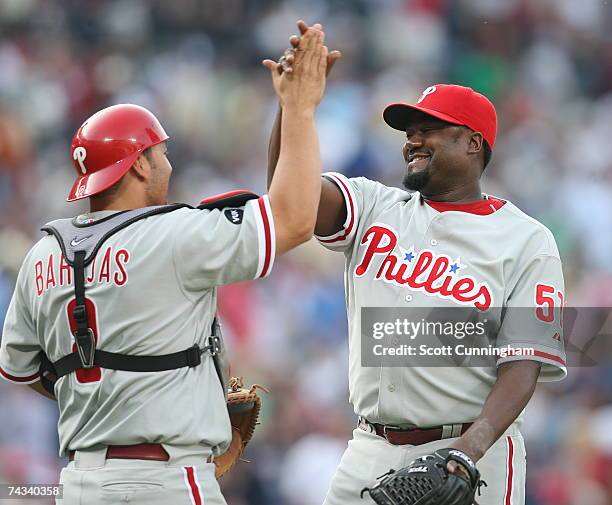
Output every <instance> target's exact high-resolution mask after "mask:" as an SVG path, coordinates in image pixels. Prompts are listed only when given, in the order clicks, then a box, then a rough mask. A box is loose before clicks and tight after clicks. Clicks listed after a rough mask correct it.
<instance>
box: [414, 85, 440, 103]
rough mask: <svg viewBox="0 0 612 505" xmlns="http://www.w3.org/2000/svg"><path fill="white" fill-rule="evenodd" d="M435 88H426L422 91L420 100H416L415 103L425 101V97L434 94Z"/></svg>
mask: <svg viewBox="0 0 612 505" xmlns="http://www.w3.org/2000/svg"><path fill="white" fill-rule="evenodd" d="M436 89H437V88H436V87H435V86H429V88H426V89H425V91H423V94H422V95H421V98H419V99H418V100H417V103H421V102H422V101H423V100H425V97H426V96H427V95H431V94H432V93H435V92H436Z"/></svg>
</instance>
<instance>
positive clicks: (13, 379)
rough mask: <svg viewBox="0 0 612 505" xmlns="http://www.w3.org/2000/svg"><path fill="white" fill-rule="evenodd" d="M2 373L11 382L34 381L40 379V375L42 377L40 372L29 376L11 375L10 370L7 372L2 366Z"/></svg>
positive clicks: (0, 373)
mask: <svg viewBox="0 0 612 505" xmlns="http://www.w3.org/2000/svg"><path fill="white" fill-rule="evenodd" d="M0 375H2V377H4V378H5V379H7V380H10V381H11V382H32V381H33V380H35V379H38V377H40V374H39V373H38V372H36V373H35V374H34V375H30V376H28V377H17V376H15V375H11V374H10V373H8V372H5V371H4V370H3V369H2V367H0Z"/></svg>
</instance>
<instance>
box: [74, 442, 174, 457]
mask: <svg viewBox="0 0 612 505" xmlns="http://www.w3.org/2000/svg"><path fill="white" fill-rule="evenodd" d="M74 453H75V451H70V452H68V460H69V461H73V460H74ZM106 459H147V460H150V461H168V460H169V459H170V456H169V455H168V453H167V452H166V450H165V449H164V448H163V446H162V445H161V444H139V445H109V446H108V449H107V450H106Z"/></svg>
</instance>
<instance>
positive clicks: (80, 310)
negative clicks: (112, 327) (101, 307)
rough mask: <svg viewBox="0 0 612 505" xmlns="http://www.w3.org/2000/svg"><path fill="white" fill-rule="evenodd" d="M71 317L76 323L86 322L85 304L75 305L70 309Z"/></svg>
mask: <svg viewBox="0 0 612 505" xmlns="http://www.w3.org/2000/svg"><path fill="white" fill-rule="evenodd" d="M72 317H74V322H75V323H77V325H81V324H87V308H86V307H85V305H77V306H76V307H75V308H74V309H73V311H72Z"/></svg>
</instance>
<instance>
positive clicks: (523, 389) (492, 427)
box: [452, 361, 541, 461]
mask: <svg viewBox="0 0 612 505" xmlns="http://www.w3.org/2000/svg"><path fill="white" fill-rule="evenodd" d="M540 367H541V364H540V363H538V362H536V361H513V362H510V363H505V364H503V365H500V367H499V368H498V375H497V381H496V382H495V385H494V386H493V389H492V390H491V392H490V393H489V396H488V397H487V400H486V402H485V404H484V407H483V409H482V413H481V414H480V416H479V417H478V419H477V420H476V421H475V422H474V424H473V425H472V426H471V427H470V429H469V430H468V431H466V432H465V433H464V434H463V435H462V436H461V437H460V438H459V439H458V440H457V442H455V443H454V444H452V447H454V448H456V449H460V450H462V451H463V452H465V453H467V454H468V455H469V456H470V457H471V458H472V459H473V460H474V461H478V460H479V459H480V458H482V457H483V456H484V454H485V453H486V452H487V450H489V448H490V447H491V446H492V445H493V444H494V443H495V442H496V441H497V440H498V439H499V437H501V436H502V435H503V434H504V432H505V431H506V430H507V429H508V427H509V426H510V425H511V424H512V423H513V422H514V421H515V419H516V418H517V417H518V416H519V414H520V413H521V412H522V411H523V409H524V408H525V406H526V405H527V403H528V402H529V400H530V399H531V396H532V395H533V392H534V390H535V387H536V383H537V380H538V375H539V373H540Z"/></svg>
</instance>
